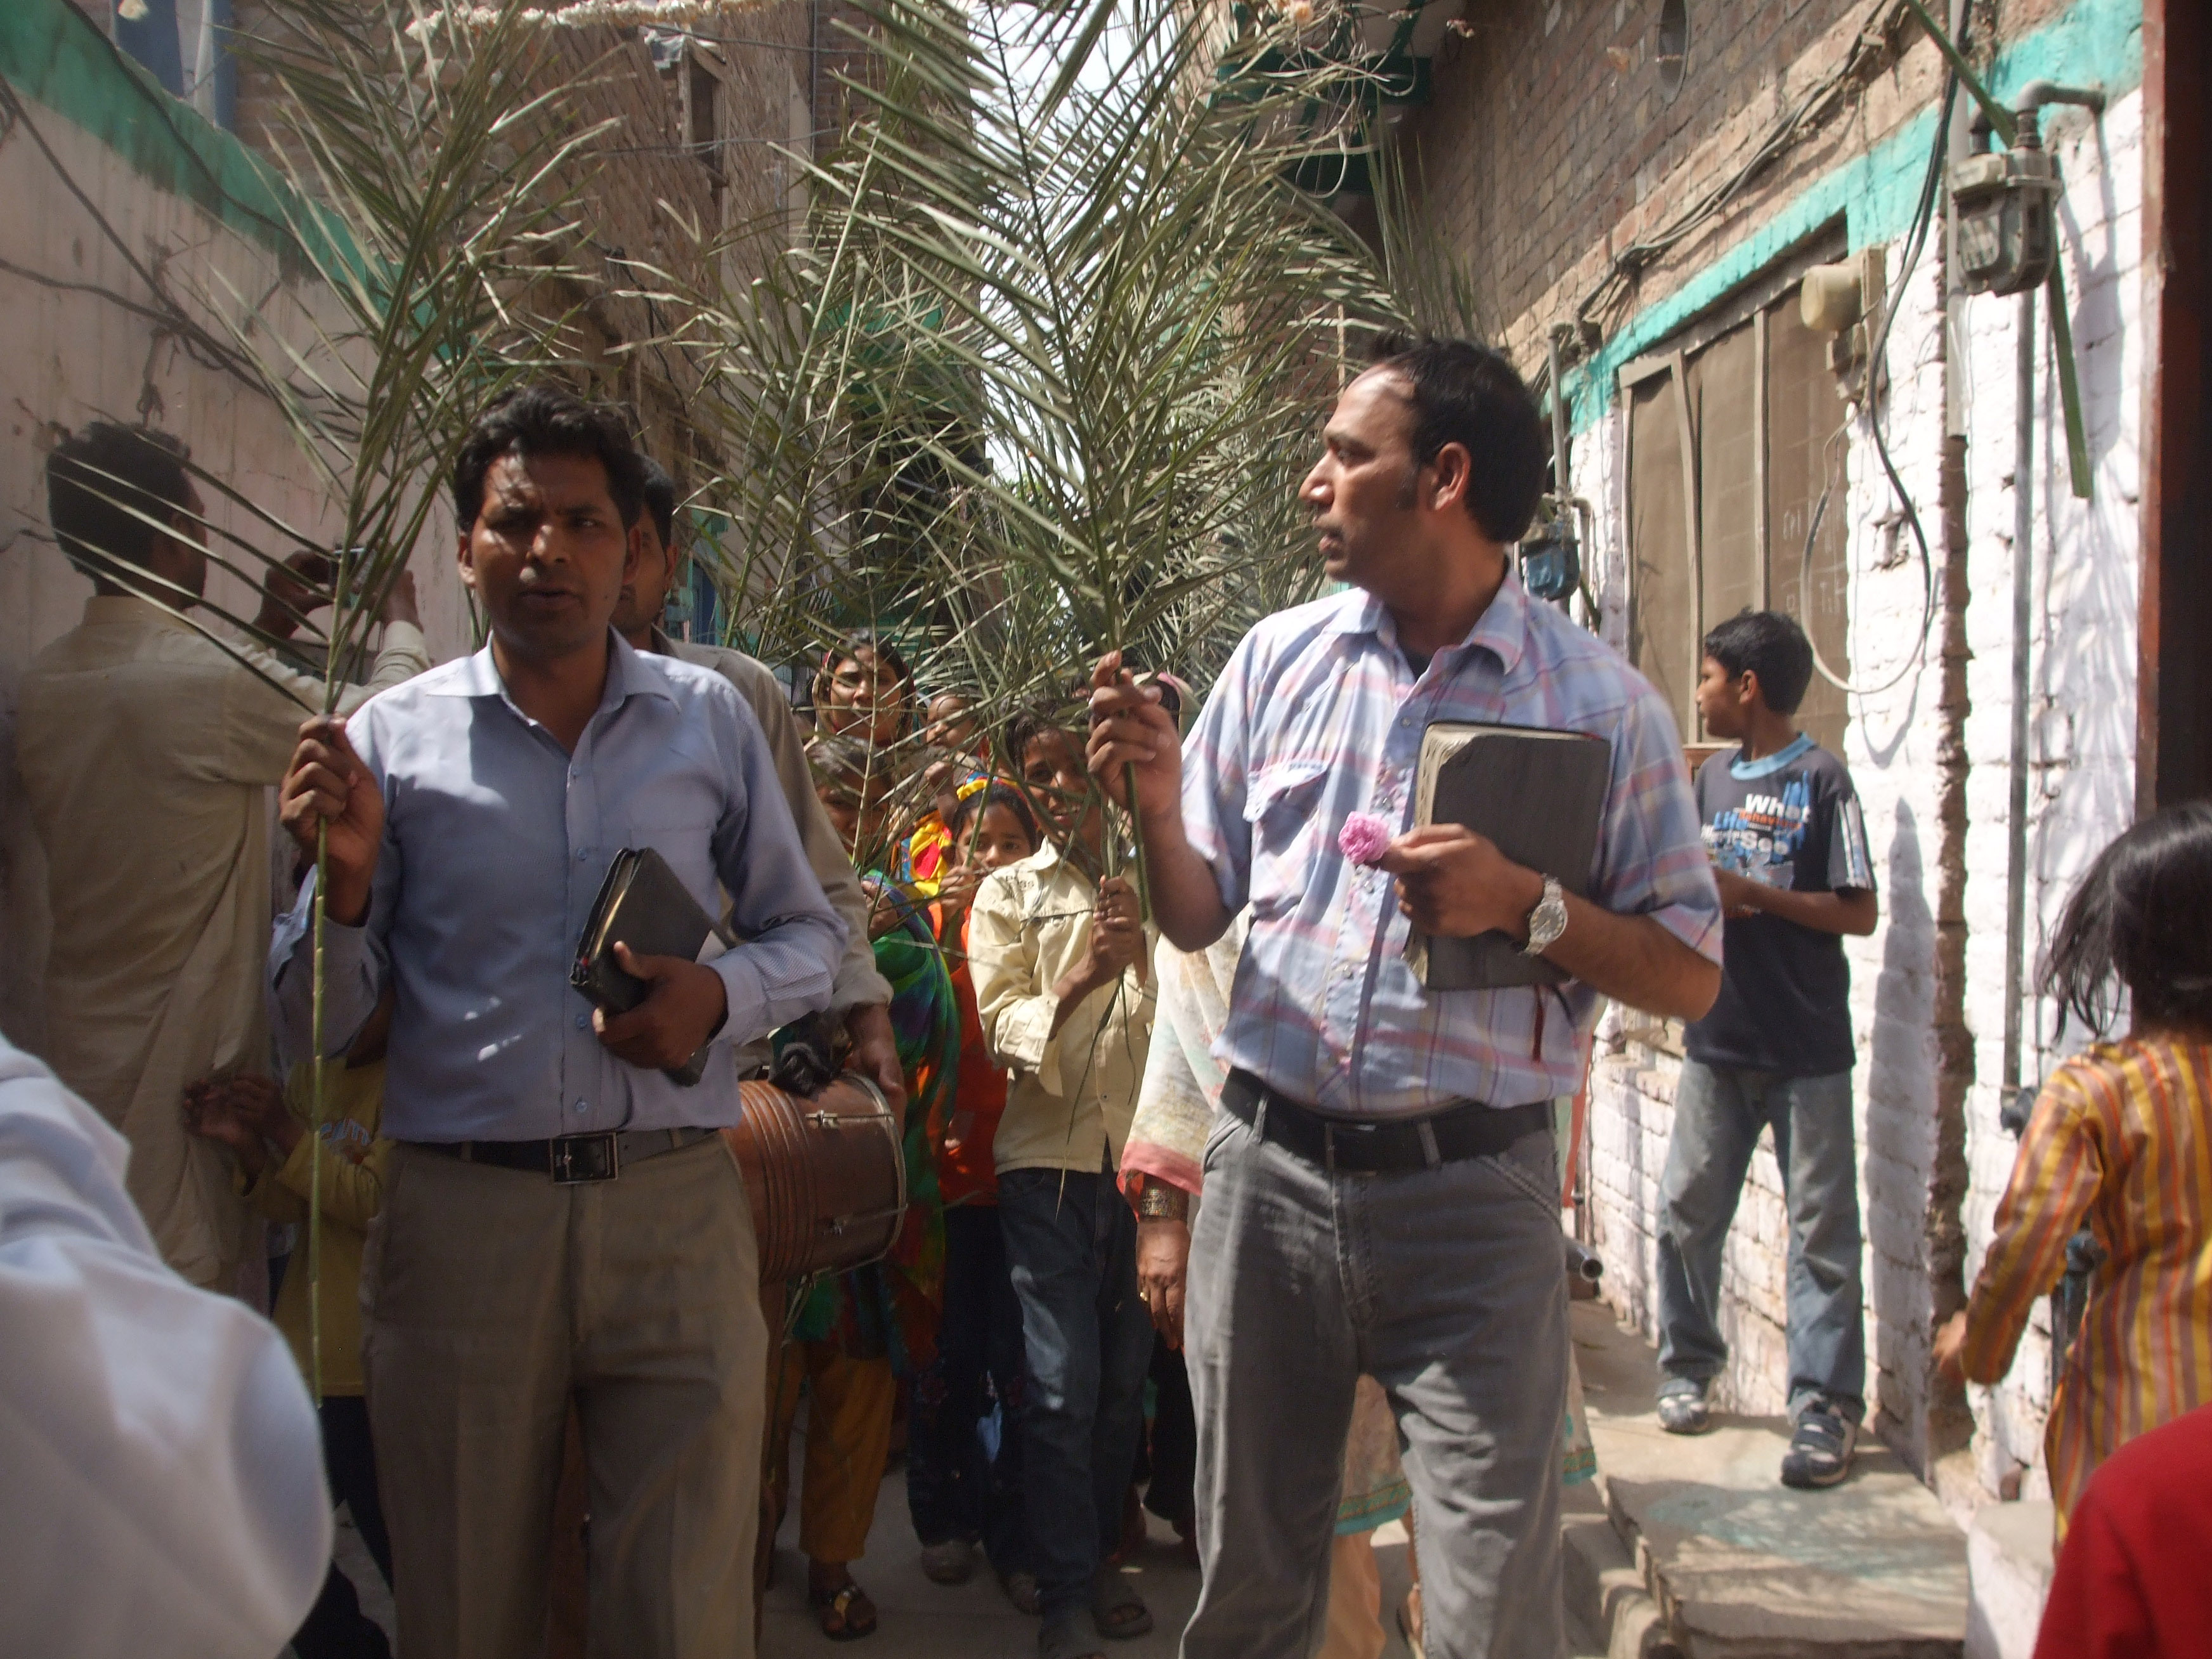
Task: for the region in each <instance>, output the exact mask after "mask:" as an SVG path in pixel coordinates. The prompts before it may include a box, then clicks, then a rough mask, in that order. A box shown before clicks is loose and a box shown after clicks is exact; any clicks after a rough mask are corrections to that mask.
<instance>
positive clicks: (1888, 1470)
mask: <svg viewBox="0 0 2212 1659" xmlns="http://www.w3.org/2000/svg"><path fill="white" fill-rule="evenodd" d="M1574 1338H1575V1352H1576V1358H1577V1361H1578V1362H1579V1364H1580V1365H1581V1368H1582V1376H1583V1394H1584V1397H1585V1401H1586V1403H1587V1406H1588V1408H1589V1418H1590V1433H1591V1437H1592V1439H1593V1440H1595V1442H1596V1445H1597V1462H1598V1470H1599V1483H1598V1484H1599V1486H1600V1487H1601V1492H1602V1501H1603V1504H1604V1513H1605V1516H1606V1517H1607V1520H1608V1521H1609V1522H1610V1530H1611V1531H1612V1532H1613V1534H1614V1538H1615V1541H1616V1543H1617V1544H1618V1546H1619V1547H1620V1554H1619V1555H1614V1554H1612V1553H1608V1552H1607V1550H1606V1549H1605V1548H1604V1541H1603V1538H1602V1536H1601V1534H1598V1533H1596V1532H1595V1530H1594V1529H1592V1528H1590V1526H1589V1517H1587V1516H1585V1515H1582V1514H1577V1515H1576V1516H1571V1518H1570V1521H1569V1540H1570V1545H1571V1550H1570V1567H1569V1572H1570V1600H1571V1605H1574V1606H1576V1607H1577V1608H1578V1609H1580V1610H1582V1613H1583V1618H1584V1620H1585V1622H1586V1623H1589V1624H1591V1625H1592V1626H1593V1628H1594V1629H1596V1630H1597V1631H1598V1633H1599V1634H1600V1635H1601V1636H1602V1637H1603V1638H1605V1641H1606V1644H1607V1655H1608V1659H1626V1656H1627V1655H1632V1654H1634V1655H1639V1656H1644V1659H1660V1656H1664V1655H1668V1653H1669V1652H1670V1649H1671V1651H1672V1653H1674V1654H1679V1655H1680V1656H1681V1659H1736V1656H1752V1655H1757V1656H1759V1659H1796V1656H1808V1659H1812V1656H1819V1659H1956V1656H1959V1655H1960V1653H1961V1652H1962V1648H1963V1643H1964V1639H1965V1636H1966V1601H1967V1583H1966V1539H1965V1537H1964V1535H1963V1534H1961V1533H1960V1530H1959V1528H1958V1527H1957V1526H1956V1525H1955V1524H1954V1522H1952V1520H1951V1518H1950V1517H1949V1516H1948V1514H1946V1513H1945V1511H1944V1509H1943V1506H1942V1504H1940V1503H1939V1502H1937V1500H1936V1497H1935V1495H1934V1494H1933V1493H1932V1492H1929V1490H1928V1489H1927V1488H1926V1487H1925V1486H1923V1485H1922V1484H1921V1483H1920V1481H1919V1480H1917V1478H1915V1476H1914V1475H1913V1474H1912V1473H1911V1471H1910V1470H1909V1469H1907V1468H1905V1467H1904V1465H1903V1464H1901V1463H1900V1462H1899V1461H1898V1459H1897V1457H1896V1456H1895V1455H1894V1454H1893V1453H1892V1452H1890V1451H1889V1449H1887V1447H1885V1446H1883V1445H1881V1443H1879V1442H1876V1441H1871V1440H1869V1441H1867V1442H1864V1443H1863V1444H1862V1446H1861V1449H1860V1451H1859V1453H1858V1455H1857V1459H1856V1460H1855V1462H1854V1464H1853V1467H1852V1472H1851V1475H1850V1479H1849V1480H1846V1481H1844V1483H1843V1484H1842V1485H1841V1486H1836V1487H1834V1488H1832V1489H1830V1490H1829V1491H1826V1492H1793V1491H1791V1490H1790V1488H1788V1487H1785V1486H1783V1485H1782V1484H1781V1482H1780V1480H1779V1479H1778V1472H1779V1470H1780V1468H1781V1463H1782V1455H1783V1453H1784V1450H1785V1449H1787V1447H1788V1444H1789V1432H1788V1425H1787V1424H1785V1423H1784V1422H1782V1421H1780V1420H1779V1419H1756V1418H1737V1417H1726V1416H1723V1417H1721V1418H1719V1419H1717V1422H1718V1426H1717V1427H1716V1428H1715V1429H1714V1431H1712V1432H1711V1433H1710V1434H1705V1435H1700V1436H1698V1437H1693V1438H1690V1437H1681V1436H1678V1435H1669V1434H1667V1433H1665V1432H1663V1431H1662V1430H1661V1429H1660V1428H1659V1426H1658V1424H1657V1422H1656V1420H1655V1419H1654V1418H1653V1417H1652V1415H1651V1401H1652V1398H1653V1395H1654V1392H1655V1389H1656V1384H1657V1380H1658V1379H1657V1370H1656V1365H1655V1364H1654V1359H1653V1355H1652V1353H1651V1351H1650V1349H1649V1348H1648V1347H1646V1346H1644V1342H1643V1340H1642V1339H1641V1338H1640V1337H1639V1336H1638V1335H1637V1334H1635V1333H1634V1332H1632V1331H1629V1330H1626V1329H1623V1328H1620V1327H1619V1326H1617V1325H1616V1324H1615V1323H1614V1322H1613V1316H1612V1313H1611V1310H1609V1309H1607V1308H1606V1307H1605V1306H1604V1305H1603V1304H1593V1303H1583V1304H1577V1306H1576V1308H1575V1310H1574ZM1623 1557H1626V1571H1624V1561H1623V1559H1622V1558H1623ZM1639 1579H1640V1581H1641V1583H1642V1585H1643V1588H1644V1593H1645V1594H1644V1602H1645V1603H1648V1604H1649V1607H1650V1614H1649V1619H1648V1621H1647V1615H1646V1612H1645V1607H1644V1603H1639V1602H1638V1600H1637V1598H1636V1596H1635V1595H1634V1593H1633V1589H1632V1584H1633V1583H1634V1582H1635V1581H1636V1580H1639ZM1577 1580H1579V1581H1580V1585H1581V1588H1580V1589H1577V1588H1575V1586H1576V1583H1577ZM1607 1609H1609V1611H1607ZM1593 1611H1595V1612H1597V1613H1600V1614H1601V1615H1602V1616H1603V1619H1604V1622H1602V1623H1600V1622H1599V1620H1598V1619H1596V1618H1593V1617H1592V1616H1591V1615H1592V1613H1593Z"/></svg>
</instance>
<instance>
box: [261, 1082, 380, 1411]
mask: <svg viewBox="0 0 2212 1659" xmlns="http://www.w3.org/2000/svg"><path fill="white" fill-rule="evenodd" d="M314 1087H315V1080H314V1074H313V1070H312V1068H311V1067H309V1066H305V1065H301V1066H294V1067H293V1068H292V1075H291V1077H290V1078H289V1079H288V1080H287V1081H286V1083H285V1085H284V1100H285V1103H286V1104H287V1105H289V1106H290V1107H291V1109H292V1115H293V1116H294V1117H296V1118H298V1119H299V1120H300V1121H301V1122H302V1123H307V1122H312V1121H313V1116H314V1114H313V1110H312V1106H313V1100H314ZM383 1115H384V1062H383V1061H382V1060H377V1061H375V1062H374V1063H373V1064H370V1065H368V1066H349V1065H347V1064H346V1063H345V1062H344V1061H343V1060H332V1061H331V1063H330V1066H329V1067H328V1069H327V1070H325V1073H323V1158H322V1166H323V1167H322V1177H323V1178H322V1187H323V1268H322V1304H323V1392H324V1393H325V1394H326V1395H331V1394H339V1395H357V1394H359V1393H361V1392H362V1377H361V1250H362V1240H363V1238H364V1237H365V1236H366V1234H367V1232H368V1224H369V1222H370V1220H371V1219H372V1218H374V1216H375V1214H376V1212H377V1211H378V1210H379V1209H380V1208H381V1207H382V1206H383V1203H384V1167H385V1164H386V1160H387V1159H388V1158H390V1157H391V1155H392V1143H391V1142H390V1141H388V1140H386V1139H383V1137H381V1136H380V1135H379V1134H378V1133H377V1129H378V1127H379V1124H380V1121H381V1119H382V1117H383ZM313 1147H314V1137H313V1135H301V1137H300V1139H299V1143H298V1144H297V1145H296V1146H294V1147H293V1148H292V1153H291V1156H290V1157H289V1158H286V1159H285V1160H284V1162H283V1164H270V1165H269V1166H267V1167H266V1168H264V1170H262V1171H261V1174H260V1176H258V1178H257V1179H256V1180H254V1181H253V1182H252V1183H251V1184H250V1185H248V1186H247V1187H246V1188H245V1192H246V1197H247V1199H248V1200H251V1201H252V1205H253V1207H254V1208H255V1209H257V1210H258V1211H259V1212H261V1213H262V1214H263V1215H264V1216H266V1217H268V1218H269V1219H270V1220H271V1221H274V1222H276V1224H277V1225H280V1226H292V1227H297V1228H298V1229H299V1230H300V1236H299V1238H298V1239H297V1241H296V1242H295V1243H294V1244H293V1246H292V1260H291V1262H290V1263H289V1265H288V1266H287V1267H285V1269H284V1283H283V1286H282V1287H281V1288H279V1289H278V1291H277V1292H276V1328H277V1329H278V1330H280V1331H282V1332H283V1333H284V1340H286V1341H287V1342H289V1343H290V1344H291V1345H292V1358H294V1359H295V1360H297V1361H298V1362H299V1365H300V1375H301V1376H305V1377H310V1378H312V1377H313V1375H314V1372H313V1369H312V1367H311V1365H310V1364H309V1355H308V1322H307V1310H308V1297H309V1285H310V1283H311V1281H310V1279H309V1277H308V1272H307V1264H308V1252H307V1194H308V1193H309V1192H310V1191H311V1190H312V1187H311V1184H310V1180H309V1174H310V1170H311V1168H312V1164H311V1160H312V1159H313V1156H314V1152H313Z"/></svg>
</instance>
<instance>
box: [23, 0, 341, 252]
mask: <svg viewBox="0 0 2212 1659" xmlns="http://www.w3.org/2000/svg"><path fill="white" fill-rule="evenodd" d="M0 77H5V78H6V80H7V81H8V82H9V84H10V85H12V86H13V87H14V88H15V90H16V91H17V92H18V93H20V94H21V95H23V96H24V97H26V98H28V99H32V100H35V101H36V102H38V103H40V104H42V105H44V106H46V108H48V109H50V110H52V111H53V112H55V113H56V114H58V115H60V116H62V117H63V118H65V119H67V120H68V121H70V122H71V123H72V124H74V125H76V126H79V127H82V128H83V129H84V130H85V131H87V132H89V133H91V134H92V135H93V137H95V138H97V139H99V140H100V143H103V144H105V145H106V147H107V148H108V149H111V150H112V151H113V152H114V153H115V154H116V155H118V156H120V157H121V158H122V159H123V160H124V161H125V162H127V163H128V164H129V165H130V167H131V169H132V170H133V171H134V172H136V173H138V174H140V175H141V176H142V177H143V178H144V179H147V180H148V181H149V182H150V183H152V184H153V185H155V186H156V187H158V188H159V189H161V190H164V191H168V192H169V193H170V194H171V195H173V196H180V197H185V199H186V200H188V201H191V202H193V203H195V204H197V205H198V206H199V207H201V208H202V209H204V210H206V212H207V213H208V214H209V215H210V216H212V217H214V218H216V219H219V220H221V221H222V222H223V223H224V224H226V225H228V226H229V227H230V228H232V229H234V230H235V231H238V232H239V233H240V234H243V235H246V236H250V237H252V238H253V239H254V240H256V241H258V242H260V243H262V244H263V245H264V246H267V247H270V248H273V249H276V250H278V251H279V252H285V251H289V249H290V248H291V247H292V246H293V245H294V234H293V231H292V229H291V227H293V226H295V225H298V224H301V223H303V222H307V220H306V217H305V216H303V211H302V206H303V204H301V202H300V200H299V198H298V197H296V196H295V195H294V194H293V193H292V191H291V190H290V189H289V186H288V185H286V184H285V183H284V181H283V179H282V178H280V177H279V176H278V175H277V173H276V172H275V170H274V169H273V168H271V167H270V166H269V165H268V163H266V162H265V161H262V160H261V158H260V157H258V156H257V155H254V154H253V152H252V151H251V150H249V149H246V146H245V145H244V144H242V143H240V142H239V141H238V140H237V139H236V138H234V137H232V136H231V135H230V134H228V133H227V132H225V131H222V129H221V128H220V127H217V126H216V125H214V124H213V123H211V122H210V121H209V120H208V119H207V118H205V117H204V116H203V115H201V114H200V112H198V111H197V110H195V109H194V108H193V107H192V106H191V105H189V104H187V103H185V102H183V101H181V100H178V99H175V98H172V97H171V96H169V94H167V93H166V92H164V91H162V89H161V84H160V83H159V82H156V81H155V79H154V77H153V76H150V75H149V74H148V73H147V72H146V71H145V70H143V69H142V68H141V67H140V66H139V65H138V64H135V63H132V62H131V60H130V59H129V58H126V57H125V56H124V55H123V54H122V53H120V52H116V51H114V50H112V48H111V47H110V46H109V45H108V44H107V41H106V37H105V36H103V35H102V34H101V33H100V31H99V29H98V28H97V27H95V26H94V24H93V22H92V21H91V20H90V19H88V18H87V17H86V16H85V15H83V14H82V12H80V11H78V10H77V9H76V7H75V6H73V5H71V4H70V3H69V0H0ZM18 142H21V141H20V140H19V141H18ZM313 217H315V218H320V217H321V216H320V215H319V214H317V215H314V216H313Z"/></svg>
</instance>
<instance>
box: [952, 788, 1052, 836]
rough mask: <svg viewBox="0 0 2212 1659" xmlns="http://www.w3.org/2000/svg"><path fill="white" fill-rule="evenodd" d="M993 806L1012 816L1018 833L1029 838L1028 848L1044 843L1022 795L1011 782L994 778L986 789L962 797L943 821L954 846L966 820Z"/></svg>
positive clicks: (965, 824)
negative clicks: (1003, 809)
mask: <svg viewBox="0 0 2212 1659" xmlns="http://www.w3.org/2000/svg"><path fill="white" fill-rule="evenodd" d="M994 806H1003V807H1005V808H1006V811H1009V812H1012V814H1013V815H1014V818H1015V821H1016V822H1017V823H1019V824H1020V825H1021V826H1022V833H1023V834H1024V835H1025V836H1028V837H1029V838H1030V846H1031V847H1041V846H1042V845H1043V844H1044V837H1043V836H1042V835H1041V834H1039V833H1038V830H1037V821H1036V814H1035V813H1033V812H1031V811H1030V804H1029V802H1027V801H1025V800H1024V799H1022V792H1021V791H1020V790H1018V789H1017V788H1015V787H1013V785H1012V784H1011V783H1000V781H997V780H996V779H995V778H994V779H993V780H992V781H991V784H990V786H989V787H987V788H984V789H978V790H975V791H974V792H973V793H969V794H965V795H963V796H962V797H961V798H960V804H959V805H957V806H955V807H954V808H953V809H952V816H951V817H950V818H948V819H946V820H945V829H946V830H947V831H949V832H950V833H951V836H952V839H953V841H954V842H956V843H957V842H959V840H960V839H961V838H962V836H963V835H964V834H965V833H966V830H967V827H968V820H969V819H970V818H980V817H982V816H983V814H984V813H986V812H987V811H990V810H991V809H992V808H993V807H994Z"/></svg>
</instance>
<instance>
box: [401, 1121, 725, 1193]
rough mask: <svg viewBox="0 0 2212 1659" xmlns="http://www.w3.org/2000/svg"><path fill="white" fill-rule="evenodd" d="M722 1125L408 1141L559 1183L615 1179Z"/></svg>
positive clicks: (691, 1143) (428, 1149)
mask: <svg viewBox="0 0 2212 1659" xmlns="http://www.w3.org/2000/svg"><path fill="white" fill-rule="evenodd" d="M719 1133H720V1130H717V1129H602V1130H601V1131H599V1133H597V1134H588V1135H556V1137H554V1138H553V1139H550V1140H410V1141H409V1142H408V1143H407V1145H409V1146H415V1147H419V1148H420V1149H421V1150H422V1151H423V1152H436V1153H437V1154H439V1155H440V1156H441V1157H442V1158H459V1159H460V1160H461V1162H462V1163H464V1164H490V1165H492V1166H493V1167H494V1168H495V1169H501V1170H528V1171H529V1172H530V1173H532V1175H542V1176H551V1177H552V1178H553V1183H554V1185H556V1186H557V1187H574V1186H577V1185H580V1183H582V1182H587V1181H612V1180H613V1179H614V1178H615V1177H616V1176H618V1175H620V1174H621V1173H622V1167H623V1164H641V1163H643V1162H644V1161H645V1160H646V1159H647V1158H658V1157H659V1155H660V1154H661V1153H663V1152H681V1151H682V1150H683V1149H684V1147H686V1146H697V1145H698V1144H699V1143H700V1142H701V1141H702V1140H704V1139H707V1138H708V1136H709V1135H714V1134H719Z"/></svg>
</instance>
